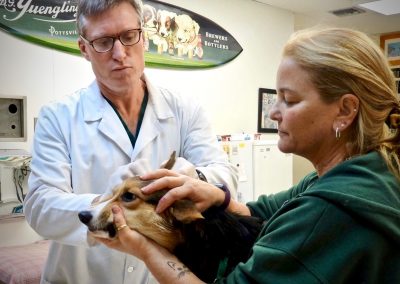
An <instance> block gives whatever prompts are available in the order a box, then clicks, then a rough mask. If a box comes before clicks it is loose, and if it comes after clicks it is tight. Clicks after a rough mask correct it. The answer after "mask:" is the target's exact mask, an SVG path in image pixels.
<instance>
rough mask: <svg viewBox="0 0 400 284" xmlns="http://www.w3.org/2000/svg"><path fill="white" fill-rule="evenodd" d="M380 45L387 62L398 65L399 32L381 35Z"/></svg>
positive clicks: (399, 51) (399, 59)
mask: <svg viewBox="0 0 400 284" xmlns="http://www.w3.org/2000/svg"><path fill="white" fill-rule="evenodd" d="M380 45H381V48H382V50H383V52H384V54H385V56H386V58H387V60H388V62H389V64H390V65H392V66H396V65H400V32H396V33H390V34H384V35H381V37H380Z"/></svg>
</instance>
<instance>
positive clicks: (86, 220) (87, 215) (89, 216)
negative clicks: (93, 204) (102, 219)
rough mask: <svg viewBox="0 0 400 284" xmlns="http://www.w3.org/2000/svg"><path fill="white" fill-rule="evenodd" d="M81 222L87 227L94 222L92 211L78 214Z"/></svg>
mask: <svg viewBox="0 0 400 284" xmlns="http://www.w3.org/2000/svg"><path fill="white" fill-rule="evenodd" d="M78 217H79V220H81V222H82V223H83V224H85V225H87V224H89V222H90V220H92V218H93V215H92V213H91V212H90V211H81V212H79V214H78Z"/></svg>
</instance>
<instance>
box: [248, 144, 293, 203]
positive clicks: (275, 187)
mask: <svg viewBox="0 0 400 284" xmlns="http://www.w3.org/2000/svg"><path fill="white" fill-rule="evenodd" d="M292 185H293V155H292V154H285V153H282V152H281V151H280V150H279V149H278V146H277V141H269V140H256V141H254V143H253V186H254V199H255V200H257V198H258V196H260V195H261V194H267V195H268V194H271V193H276V192H279V191H282V190H286V189H288V188H290V187H291V186H292Z"/></svg>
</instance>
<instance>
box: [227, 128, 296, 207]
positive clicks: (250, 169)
mask: <svg viewBox="0 0 400 284" xmlns="http://www.w3.org/2000/svg"><path fill="white" fill-rule="evenodd" d="M248 137H249V136H243V137H237V136H234V135H232V136H231V137H229V139H226V137H225V139H224V137H222V139H221V141H220V144H221V146H222V148H223V149H224V151H225V152H226V153H227V154H228V158H229V161H230V162H231V163H232V164H233V165H234V166H236V168H237V170H238V175H239V179H238V188H237V200H238V201H240V202H243V203H246V202H249V201H253V200H257V198H258V197H259V196H260V195H261V194H267V195H268V194H271V193H276V192H278V191H282V190H286V189H289V188H290V187H291V186H292V185H293V155H292V154H285V153H282V152H281V151H280V150H279V149H278V145H277V141H276V140H253V139H248Z"/></svg>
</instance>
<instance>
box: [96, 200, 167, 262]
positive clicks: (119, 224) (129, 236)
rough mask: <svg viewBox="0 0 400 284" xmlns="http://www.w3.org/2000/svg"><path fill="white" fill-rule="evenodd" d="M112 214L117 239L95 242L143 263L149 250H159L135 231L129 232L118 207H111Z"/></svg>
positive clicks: (100, 239)
mask: <svg viewBox="0 0 400 284" xmlns="http://www.w3.org/2000/svg"><path fill="white" fill-rule="evenodd" d="M112 212H113V216H114V224H115V227H116V228H117V231H118V234H117V237H116V238H115V239H104V238H99V237H96V240H98V241H99V242H101V243H103V244H104V245H106V246H107V247H109V248H112V249H115V250H119V251H121V252H124V253H128V254H131V255H134V256H136V257H137V258H139V259H141V260H143V261H144V260H145V259H146V257H147V256H148V254H149V253H150V252H151V248H156V249H160V248H161V246H159V245H158V244H156V243H155V242H153V241H152V240H150V239H148V238H147V237H145V236H143V235H142V234H140V233H138V232H137V231H135V230H131V229H130V228H129V227H128V226H127V225H126V221H125V217H124V214H123V212H122V210H121V208H120V207H119V206H117V205H114V206H113V207H112Z"/></svg>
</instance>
